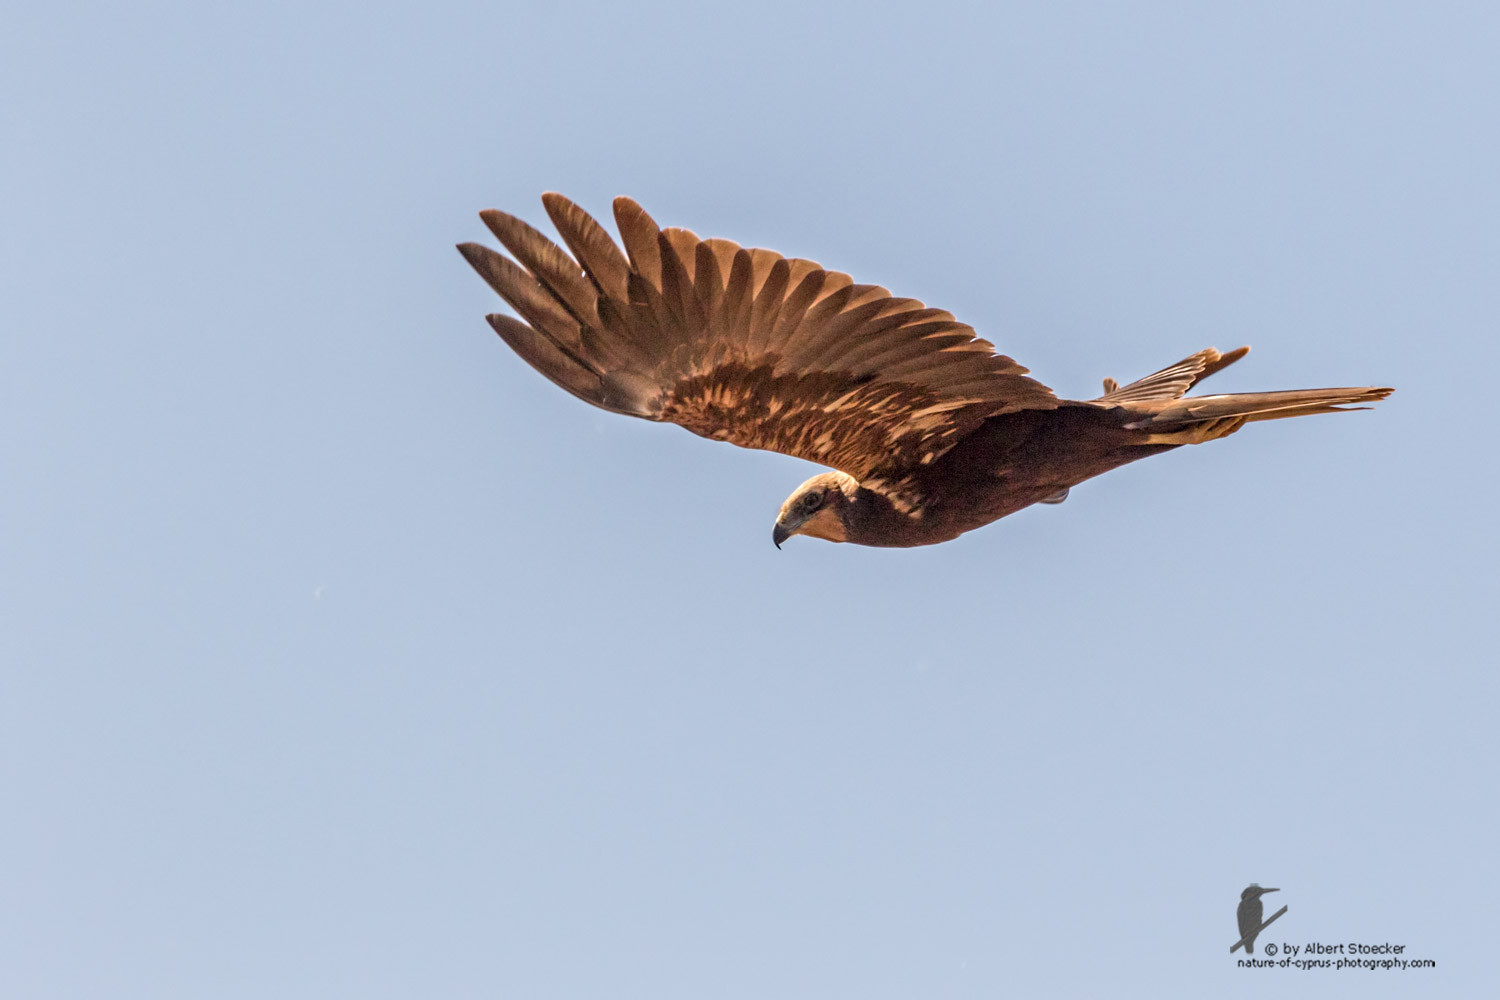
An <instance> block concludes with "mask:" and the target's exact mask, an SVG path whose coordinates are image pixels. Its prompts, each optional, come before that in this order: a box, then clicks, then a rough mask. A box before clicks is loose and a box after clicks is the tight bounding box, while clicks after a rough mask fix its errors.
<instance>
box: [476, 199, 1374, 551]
mask: <svg viewBox="0 0 1500 1000" xmlns="http://www.w3.org/2000/svg"><path fill="white" fill-rule="evenodd" d="M542 203H543V204H544V205H545V206H546V209H547V214H548V215H549V216H550V217H551V219H552V222H553V224H554V225H555V226H556V227H557V229H558V232H560V233H561V234H562V239H563V242H564V243H565V244H566V245H567V247H568V251H571V254H570V253H568V252H566V251H564V250H563V249H562V248H561V247H559V246H557V245H556V244H555V243H553V242H552V241H551V240H549V239H547V237H545V236H543V235H542V234H541V233H539V232H538V231H537V230H535V229H533V228H532V227H531V226H529V225H527V224H526V223H524V222H522V221H521V220H520V219H517V218H515V217H514V216H511V215H507V214H505V213H504V212H497V211H493V210H490V211H485V212H481V213H480V218H482V219H483V220H484V222H485V224H486V225H488V226H489V228H490V230H491V231H492V232H493V233H494V234H495V237H496V238H497V239H498V240H499V241H500V242H501V244H503V245H504V246H505V248H506V249H507V250H508V251H510V253H511V256H512V257H514V260H511V259H510V258H508V257H505V256H504V255H502V254H499V253H497V252H495V251H493V250H490V249H489V248H487V247H484V246H481V245H479V244H476V243H464V244H461V245H460V246H459V248H458V249H459V251H460V252H461V253H462V254H463V255H464V257H465V258H466V259H467V260H468V262H469V263H470V264H471V265H473V267H474V269H475V270H476V271H478V272H479V274H480V275H481V276H482V277H483V278H484V280H485V281H487V282H488V283H489V285H490V287H492V288H493V289H494V290H495V291H496V292H498V293H499V294H500V296H501V298H503V299H505V301H506V302H508V303H510V305H511V307H512V308H513V309H515V311H516V312H517V313H518V314H519V315H520V317H521V319H520V320H518V319H515V318H514V317H511V316H507V315H504V314H499V313H497V314H494V315H491V316H489V317H488V319H489V322H490V325H491V326H493V327H494V328H495V331H496V332H497V333H499V334H500V336H501V338H503V339H504V340H505V342H506V343H507V344H509V345H510V346H511V348H513V349H514V350H515V352H516V353H517V354H519V355H521V357H522V358H524V359H525V360H526V361H527V362H528V363H529V364H530V365H531V366H532V367H533V368H535V369H537V370H538V371H539V372H541V373H542V374H543V375H545V376H547V377H548V378H549V379H551V380H552V381H553V382H556V383H557V384H558V385H560V386H562V387H563V388H564V389H566V390H568V391H569V392H571V393H572V394H573V395H575V396H577V397H579V398H580V399H583V400H586V401H588V402H590V403H593V404H594V405H595V406H599V407H602V408H604V409H606V410H612V411H614V412H615V413H624V414H628V415H630V416H633V417H644V418H646V419H647V420H660V421H668V422H670V423H674V424H679V425H681V426H683V427H686V428H687V429H688V430H690V431H692V432H693V433H694V434H700V435H702V436H703V437H707V438H713V439H714V440H716V441H729V442H731V443H733V444H737V445H740V446H741V447H744V448H764V449H768V450H770V451H779V452H782V453H783V454H787V455H794V456H796V457H797V458H804V459H807V460H808V461H811V462H816V463H818V464H820V465H824V466H828V467H830V468H831V469H833V470H836V471H832V472H824V473H822V474H820V475H817V476H814V477H813V478H811V479H809V480H808V481H807V482H805V483H803V484H802V485H801V486H799V487H797V489H796V490H795V491H794V492H793V493H792V495H791V496H790V497H788V498H787V500H786V502H785V503H783V504H782V505H781V511H780V513H779V514H778V515H777V517H776V524H775V528H774V529H773V532H772V538H773V539H774V541H775V542H776V545H777V547H778V548H779V547H780V545H781V543H782V542H783V541H785V540H786V539H787V538H789V537H791V536H792V535H810V536H812V537H814V538H824V539H827V540H829V541H834V542H853V543H855V544H859V545H879V546H896V547H905V546H914V545H931V544H933V543H936V542H944V541H947V540H949V539H951V538H955V537H957V536H958V535H961V534H963V533H964V532H966V531H971V530H973V529H974V528H978V527H981V526H982V525H986V524H989V523H990V522H991V521H994V520H996V519H998V518H1001V517H1004V516H1005V515H1007V514H1011V513H1014V512H1015V511H1018V510H1020V509H1021V508H1023V507H1026V506H1029V505H1031V504H1034V503H1060V502H1062V500H1063V499H1065V498H1066V497H1067V495H1068V490H1069V489H1070V488H1071V487H1073V486H1075V485H1076V484H1078V483H1081V482H1083V481H1084V480H1085V479H1089V478H1091V477H1093V476H1097V475H1099V474H1100V473H1103V472H1108V471H1109V470H1110V469H1113V468H1115V467H1117V466H1120V465H1124V464H1125V463H1126V462H1133V461H1135V460H1136V459H1138V458H1145V457H1146V456H1147V455H1155V454H1157V453H1159V452H1163V451H1169V450H1171V449H1173V448H1176V447H1179V446H1180V445H1185V444H1201V443H1203V442H1205V441H1213V440H1216V439H1218V438H1222V437H1225V436H1227V435H1229V434H1233V433H1234V432H1235V431H1237V430H1239V429H1240V428H1241V427H1242V426H1244V425H1245V424H1246V423H1249V422H1251V421H1255V420H1276V419H1280V418H1281V417H1300V416H1303V415H1304V414H1310V413H1329V412H1337V411H1339V410H1341V409H1343V408H1345V407H1348V406H1349V405H1350V404H1355V403H1367V402H1373V401H1375V400H1379V399H1384V398H1385V397H1386V396H1388V395H1389V394H1390V393H1391V390H1390V389H1388V388H1374V387H1366V388H1348V389H1297V390H1291V391H1286V392H1255V393H1234V394H1231V395H1219V396H1188V395H1186V393H1187V392H1188V390H1189V389H1191V388H1193V386H1195V385H1196V384H1197V383H1198V382H1200V381H1202V380H1203V379H1205V378H1207V377H1208V376H1210V375H1212V374H1213V373H1214V372H1217V371H1219V370H1220V369H1222V368H1224V367H1225V366H1226V365H1229V364H1231V363H1233V362H1235V361H1238V360H1239V359H1240V358H1241V357H1243V356H1244V355H1245V353H1246V351H1248V350H1249V348H1246V347H1241V348H1239V349H1238V350H1234V351H1230V352H1228V353H1226V354H1221V353H1219V352H1218V351H1216V350H1214V349H1213V348H1208V349H1206V350H1202V351H1199V352H1198V353H1197V354H1194V355H1192V356H1191V357H1188V358H1184V359H1183V360H1182V361H1179V362H1177V363H1176V364H1175V365H1171V366H1169V367H1167V368H1163V369H1162V370H1161V371H1159V372H1156V373H1154V374H1152V375H1147V376H1146V377H1145V378H1143V379H1140V380H1138V381H1136V382H1132V383H1130V384H1129V385H1125V386H1121V385H1119V384H1117V383H1116V382H1115V381H1114V380H1113V379H1105V381H1104V394H1103V395H1101V396H1100V397H1098V398H1097V399H1089V400H1069V399H1059V398H1058V397H1057V396H1056V395H1054V394H1053V392H1052V390H1051V389H1048V388H1047V387H1046V386H1044V385H1042V384H1041V383H1040V382H1038V381H1036V380H1034V379H1032V378H1029V377H1028V375H1027V370H1026V369H1025V368H1022V367H1021V366H1020V365H1018V364H1016V363H1015V362H1014V361H1012V360H1011V359H1010V358H1008V357H1006V356H1005V355H1003V354H999V353H997V352H996V351H995V348H994V346H993V345H992V344H990V343H989V342H988V341H986V340H982V339H980V338H979V337H977V336H975V334H974V330H973V329H972V328H971V327H969V326H966V325H964V324H963V323H960V322H958V321H957V320H956V319H954V318H953V316H952V314H950V313H947V312H944V311H943V310H941V309H929V308H927V307H926V306H924V305H923V304H922V303H921V302H918V301H917V300H915V299H905V298H898V297H896V296H893V295H891V294H890V292H888V291H886V290H885V289H884V288H880V287H878V286H875V285H859V284H855V283H854V281H853V279H851V278H850V277H849V276H848V275H847V274H840V273H839V272H837V271H829V270H825V269H824V268H822V267H821V266H819V265H817V264H815V263H813V262H812V261H809V260H801V259H798V258H786V257H782V256H781V255H780V254H777V253H775V252H773V251H770V250H760V249H746V248H743V247H740V246H739V245H738V244H735V243H731V242H729V241H728V240H720V239H708V240H704V239H699V238H698V237H697V236H696V235H694V234H693V233H691V232H689V231H688V230H686V229H675V228H669V229H661V228H659V227H658V226H657V225H656V223H655V222H653V221H652V219H651V217H650V216H649V215H647V214H646V213H645V211H644V210H642V208H641V207H640V206H639V205H637V204H636V203H635V202H633V201H631V200H630V199H628V198H617V199H615V203H614V209H615V222H616V224H617V225H618V227H619V230H620V236H621V239H622V241H623V242H624V244H625V249H624V252H621V250H620V248H619V246H617V245H616V244H615V242H614V240H612V239H611V238H610V237H609V235H608V234H607V233H606V232H605V231H604V229H603V228H602V227H601V226H600V225H599V224H598V223H597V222H596V221H594V219H592V218H591V217H590V216H589V215H588V214H587V213H586V212H584V211H583V210H582V209H581V208H579V207H578V206H577V205H575V204H573V203H572V202H571V201H569V200H568V199H566V198H564V197H563V196H562V195H559V194H545V195H543V196H542ZM1358 408H1359V409H1364V407H1358Z"/></svg>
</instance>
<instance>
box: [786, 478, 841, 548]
mask: <svg viewBox="0 0 1500 1000" xmlns="http://www.w3.org/2000/svg"><path fill="white" fill-rule="evenodd" d="M857 489H859V484H858V483H857V482H855V481H854V477H853V476H849V475H846V474H844V473H842V472H824V473H821V474H819V475H816V476H813V477H812V478H811V479H809V480H808V481H807V482H805V483H803V484H802V485H801V486H799V487H797V488H796V489H795V490H793V491H792V495H791V496H789V497H787V498H786V503H784V504H782V505H781V513H779V514H777V515H776V527H775V528H773V529H772V531H771V540H772V541H773V542H775V543H776V547H777V548H778V549H779V548H781V543H782V542H784V541H786V540H787V539H788V538H791V537H792V536H793V535H810V536H812V537H813V538H826V539H827V540H828V541H830V542H847V541H848V540H849V527H848V522H847V521H845V519H844V518H845V515H846V514H847V513H848V511H849V505H850V504H851V503H852V502H853V499H854V493H855V491H856V490H857Z"/></svg>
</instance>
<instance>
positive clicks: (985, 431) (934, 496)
mask: <svg viewBox="0 0 1500 1000" xmlns="http://www.w3.org/2000/svg"><path fill="white" fill-rule="evenodd" d="M1131 418H1132V415H1131V414H1130V413H1129V412H1128V411H1126V410H1124V409H1122V408H1119V407H1101V406H1097V405H1094V404H1089V403H1079V404H1068V403H1065V404H1064V405H1063V406H1060V407H1058V408H1057V409H1055V410H1023V411H1021V412H1019V413H1007V414H1003V415H1001V416H998V417H992V418H990V419H989V420H987V421H985V423H984V425H983V426H981V427H980V428H979V429H978V430H976V431H975V432H974V433H972V434H970V435H969V436H968V437H966V438H964V439H963V440H962V441H960V442H959V443H958V444H957V445H956V446H954V448H953V450H951V451H949V452H948V453H947V454H946V455H944V456H943V457H942V458H940V459H938V460H937V461H936V462H934V463H933V464H932V465H930V466H927V467H925V468H923V469H921V470H919V471H917V472H916V473H914V474H913V475H912V476H911V478H910V489H911V493H912V494H913V495H914V496H920V497H921V498H922V500H921V501H919V502H918V503H917V504H916V505H915V506H914V509H913V510H912V511H911V512H910V513H909V514H908V513H903V512H902V511H901V510H900V507H899V506H898V505H897V504H894V503H892V502H891V501H890V500H888V499H886V497H884V496H882V495H880V494H878V493H876V492H873V491H871V490H863V489H862V490H860V491H859V494H860V495H859V496H858V498H857V499H856V500H855V502H854V503H852V504H850V505H849V509H848V512H847V514H846V516H845V521H846V523H847V524H848V527H849V529H850V530H849V541H851V542H857V543H860V544H865V545H877V546H887V547H900V548H905V547H910V546H916V545H934V544H936V543H938V542H946V541H949V540H951V539H953V538H956V537H958V536H959V535H961V534H963V533H964V532H966V531H973V530H974V529H975V528H982V527H984V526H985V525H986V524H989V523H991V522H992V521H997V520H999V519H1000V518H1002V517H1005V516H1006V515H1008V514H1014V513H1015V512H1016V511H1018V510H1021V509H1022V508H1023V507H1029V506H1031V505H1032V504H1034V503H1039V502H1041V501H1043V500H1046V499H1048V498H1049V497H1055V496H1057V495H1059V494H1061V493H1063V492H1064V491H1065V490H1067V489H1069V488H1070V487H1073V486H1076V485H1078V484H1079V483H1081V482H1083V481H1084V480H1086V479H1092V478H1093V477H1094V476H1098V475H1101V474H1103V473H1105V472H1108V471H1109V470H1111V469H1114V468H1118V467H1119V466H1122V465H1125V464H1126V463H1128V462H1133V461H1135V460H1136V459H1139V458H1146V457H1147V456H1150V455H1155V454H1158V453H1159V452H1163V451H1171V450H1172V449H1173V448H1176V447H1179V446H1178V445H1173V444H1148V443H1143V439H1144V438H1146V437H1147V436H1148V435H1146V434H1144V433H1142V432H1141V431H1138V430H1127V429H1125V428H1124V427H1122V424H1124V423H1127V422H1129V421H1130V419H1131Z"/></svg>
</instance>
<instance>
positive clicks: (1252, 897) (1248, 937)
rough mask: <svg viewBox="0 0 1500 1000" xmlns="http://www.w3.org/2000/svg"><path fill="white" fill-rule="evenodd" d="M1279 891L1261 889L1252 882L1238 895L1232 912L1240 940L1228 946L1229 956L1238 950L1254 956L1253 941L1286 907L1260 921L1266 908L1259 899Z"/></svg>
mask: <svg viewBox="0 0 1500 1000" xmlns="http://www.w3.org/2000/svg"><path fill="white" fill-rule="evenodd" d="M1280 891H1281V890H1280V889H1262V888H1261V887H1260V886H1258V885H1256V884H1255V883H1254V882H1251V883H1250V884H1249V885H1247V886H1245V891H1244V892H1242V893H1240V905H1239V908H1238V909H1236V910H1235V911H1234V916H1235V919H1236V920H1237V921H1239V925H1240V939H1239V940H1238V941H1236V942H1235V943H1234V944H1233V945H1231V946H1230V948H1229V953H1230V954H1231V955H1233V954H1234V953H1235V952H1237V951H1239V950H1240V948H1244V949H1245V954H1247V955H1254V954H1255V939H1256V938H1257V937H1259V936H1260V932H1261V931H1263V930H1265V929H1266V928H1267V927H1270V926H1271V924H1272V923H1274V922H1275V921H1276V919H1277V918H1278V917H1280V916H1281V915H1282V914H1283V913H1285V912H1286V907H1285V906H1283V907H1282V908H1281V909H1279V910H1277V911H1276V912H1275V913H1273V914H1271V919H1270V920H1261V917H1262V916H1264V915H1265V912H1266V907H1265V904H1264V903H1262V902H1261V901H1260V897H1262V896H1264V895H1265V894H1266V893H1268V892H1280Z"/></svg>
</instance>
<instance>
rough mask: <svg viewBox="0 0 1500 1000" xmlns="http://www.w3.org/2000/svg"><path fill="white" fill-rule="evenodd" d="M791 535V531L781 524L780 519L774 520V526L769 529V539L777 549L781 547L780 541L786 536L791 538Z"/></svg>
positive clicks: (785, 538) (784, 539)
mask: <svg viewBox="0 0 1500 1000" xmlns="http://www.w3.org/2000/svg"><path fill="white" fill-rule="evenodd" d="M791 537H792V533H791V531H790V530H788V529H787V527H786V526H785V525H783V524H782V523H781V522H780V521H777V522H776V527H774V528H772V529H771V541H773V542H775V543H776V547H777V548H778V549H779V548H781V543H782V542H784V541H786V540H787V539H788V538H791Z"/></svg>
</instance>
